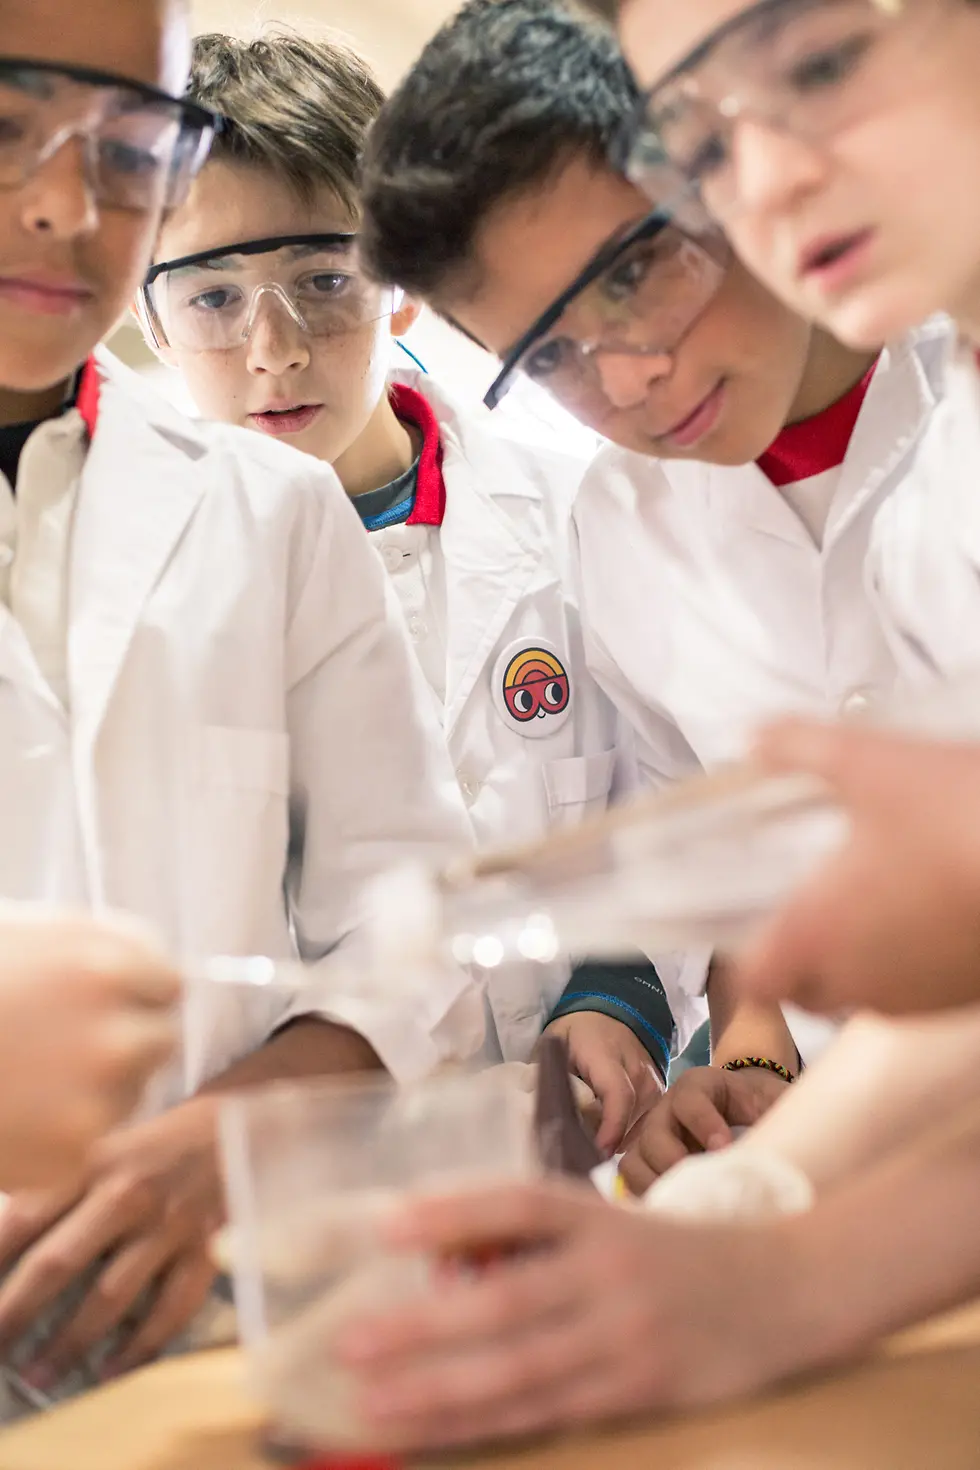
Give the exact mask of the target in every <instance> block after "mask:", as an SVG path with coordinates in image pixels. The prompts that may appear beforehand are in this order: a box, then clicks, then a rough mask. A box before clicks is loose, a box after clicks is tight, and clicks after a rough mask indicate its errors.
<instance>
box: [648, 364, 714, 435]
mask: <svg viewBox="0 0 980 1470" xmlns="http://www.w3.org/2000/svg"><path fill="white" fill-rule="evenodd" d="M724 403H725V380H724V378H719V379H718V382H717V383H716V384H715V386H714V387H713V388H712V389H711V392H710V393H707V394H705V396H704V398H702V399H701V401H700V403H698V404H696V405H695V407H694V408H692V409H691V411H690V413H687V414H685V415H684V417H683V418H682V419H678V421H677V423H676V424H674V425H673V427H672V428H670V429H668V430H667V431H666V433H663V434H658V435H657V436H656V437H657V440H658V442H659V443H661V444H665V445H668V446H669V447H670V448H671V449H691V448H692V447H693V446H694V445H695V444H697V443H698V442H699V440H701V439H703V438H705V436H706V435H707V434H710V433H711V430H712V429H713V428H714V427H715V425H716V424H717V422H718V419H719V417H720V415H721V411H722V408H723V407H724Z"/></svg>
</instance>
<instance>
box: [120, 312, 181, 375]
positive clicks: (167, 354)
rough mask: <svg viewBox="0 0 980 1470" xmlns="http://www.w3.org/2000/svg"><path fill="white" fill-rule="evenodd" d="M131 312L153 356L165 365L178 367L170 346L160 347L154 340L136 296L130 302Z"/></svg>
mask: <svg viewBox="0 0 980 1470" xmlns="http://www.w3.org/2000/svg"><path fill="white" fill-rule="evenodd" d="M129 314H130V316H131V317H132V318H133V320H134V322H135V323H136V325H137V326H138V327H139V329H140V331H141V332H142V333H143V341H144V342H145V343H146V345H147V347H148V348H149V349H150V351H151V352H152V353H153V356H154V357H155V358H156V359H157V361H158V362H162V363H163V365H164V367H171V368H172V367H176V366H177V362H176V359H175V358H174V355H173V353H172V352H171V350H170V348H169V347H159V346H158V345H157V343H156V341H155V340H154V337H153V333H152V332H151V331H150V329H149V327H148V325H147V323H146V320H145V318H144V316H143V313H142V311H141V310H140V306H139V300H138V299H137V298H134V299H133V300H132V301H131V302H130V303H129Z"/></svg>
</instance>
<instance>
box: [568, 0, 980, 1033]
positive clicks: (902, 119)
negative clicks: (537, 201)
mask: <svg viewBox="0 0 980 1470" xmlns="http://www.w3.org/2000/svg"><path fill="white" fill-rule="evenodd" d="M591 8H592V9H594V10H596V11H597V12H600V13H601V14H603V15H604V16H606V17H607V18H608V19H611V20H616V21H617V23H618V26H619V30H620V35H621V37H622V40H623V44H624V46H625V48H626V51H627V55H628V58H629V60H630V62H631V64H632V65H633V67H634V70H635V73H636V76H637V77H638V79H639V82H640V84H641V85H642V86H643V88H644V93H643V97H642V101H641V103H640V105H639V106H638V108H637V111H636V114H635V116H634V118H633V119H632V120H631V123H630V126H629V128H628V129H627V130H626V135H625V137H624V146H623V149H622V155H623V158H624V162H625V165H626V168H627V170H628V172H629V173H630V175H631V177H633V178H634V179H635V180H636V182H637V183H638V184H639V186H640V187H641V188H644V189H646V190H647V191H649V192H653V193H655V194H658V195H659V194H660V192H661V191H662V188H663V181H664V177H665V174H666V173H667V172H668V171H672V173H673V177H674V179H675V181H679V182H680V183H681V185H682V186H683V187H684V188H686V189H688V190H697V191H698V193H699V195H700V198H701V200H702V201H703V204H704V206H705V207H706V208H707V209H708V210H710V212H711V213H712V214H713V215H714V217H715V218H716V219H717V220H719V221H720V222H721V224H722V225H723V226H724V228H725V230H726V232H727V234H728V236H729V238H730V239H731V241H732V243H733V245H734V247H735V248H736V249H737V250H738V251H739V252H740V254H741V255H742V257H743V259H744V260H745V261H746V262H747V264H748V265H749V266H750V267H751V268H752V269H753V270H754V271H756V272H757V273H758V275H759V277H760V278H761V279H763V280H765V281H766V282H767V284H768V285H769V286H770V287H771V289H773V290H774V291H776V292H777V293H778V294H779V295H780V296H781V297H782V299H783V300H785V301H786V302H787V303H788V304H790V305H791V306H793V307H794V308H795V309H797V310H799V311H801V312H803V313H805V314H806V315H807V316H808V317H811V318H813V319H814V320H818V321H820V322H822V323H823V324H824V325H826V326H827V327H829V328H830V329H831V330H832V331H834V332H836V333H837V334H838V335H839V336H840V337H841V338H842V339H843V340H845V341H848V342H852V343H857V344H860V345H863V344H867V343H869V342H874V341H881V340H888V339H892V338H894V337H895V336H896V335H897V334H898V333H901V332H903V331H905V330H907V329H908V328H909V326H911V325H912V324H914V323H916V322H917V321H920V320H922V319H923V318H924V317H925V316H926V315H927V314H928V313H929V312H934V311H937V310H944V311H947V312H948V313H949V314H950V315H951V316H952V317H953V318H954V319H955V321H956V324H957V326H958V328H959V330H960V333H961V341H960V344H959V349H958V351H957V352H956V353H955V355H954V356H953V358H952V360H951V362H950V364H949V368H948V371H947V374H946V384H945V395H944V403H943V406H942V409H941V410H940V412H939V413H938V414H937V415H936V417H935V420H934V423H933V425H932V428H931V430H930V433H929V435H928V438H927V441H926V443H925V445H923V447H922V449H921V450H920V452H919V454H918V462H917V465H916V468H915V473H914V474H913V475H912V476H910V477H909V478H908V480H907V481H906V484H905V486H904V487H903V491H902V494H901V495H899V496H898V497H896V498H895V500H894V501H893V503H892V505H891V506H890V507H889V511H888V513H887V514H886V515H883V516H882V517H881V518H880V519H879V522H878V525H877V527H876V535H875V545H874V547H873V552H872V557H871V562H870V568H869V570H870V581H871V584H872V585H873V587H874V591H875V595H876V597H877V599H878V601H879V604H880V607H881V611H882V615H883V618H884V620H885V622H886V624H887V625H888V627H889V628H890V631H891V636H892V639H893V643H894V646H895V648H896V650H897V654H898V657H899V659H900V660H901V661H902V663H903V664H904V665H905V666H907V668H908V670H909V673H910V676H911V677H913V678H920V679H922V678H925V679H934V678H935V677H936V676H937V675H938V676H944V675H949V674H956V673H962V672H963V671H968V672H971V671H975V670H976V668H977V667H978V665H980V642H978V640H977V637H976V632H975V629H976V627H977V626H978V620H977V588H978V585H980V584H978V578H977V571H978V567H980V551H978V546H980V536H978V521H977V514H976V506H977V466H978V464H980V369H978V358H977V346H978V344H980V287H978V282H980V204H978V195H977V191H976V189H974V188H971V187H964V182H963V181H964V180H970V179H972V178H974V177H975V176H976V171H977V166H978V158H980V90H978V88H977V85H976V77H977V60H978V57H980V7H978V6H977V5H975V4H972V3H969V0H900V3H897V4H886V3H884V0H834V3H830V4H822V5H817V4H814V3H812V0H765V3H762V4H753V5H744V4H740V3H738V0H700V3H698V4H694V5H689V6H687V7H685V8H683V9H681V8H679V7H677V6H675V5H672V4H669V3H660V0H625V3H618V0H591ZM910 181H912V182H911V184H910ZM765 754H766V755H767V756H768V758H769V759H771V760H772V761H773V762H774V763H776V764H778V765H779V766H780V767H788V768H793V769H801V768H803V769H807V770H811V771H813V772H814V773H815V774H818V775H819V776H821V777H822V778H823V779H825V780H827V781H829V782H831V783H832V784H833V785H834V786H835V787H836V789H837V790H838V792H839V793H840V795H841V797H842V799H843V800H845V801H846V803H847V805H848V807H849V810H850V812H851V815H852V819H853V821H854V824H855V834H856V835H855V841H854V843H853V844H852V845H851V846H850V847H849V848H848V850H847V853H846V856H845V858H844V859H843V860H842V861H841V862H840V863H838V864H835V865H834V866H833V867H832V869H831V870H829V871H828V872H827V873H826V874H822V875H821V876H820V878H819V880H818V881H817V882H816V883H815V884H814V885H813V887H812V888H808V889H807V891H806V892H805V893H804V894H802V895H801V897H800V899H799V900H798V901H797V902H795V903H794V904H792V905H791V906H790V907H789V908H788V909H787V911H786V913H785V915H784V916H781V917H780V918H779V919H777V920H776V921H775V922H774V924H773V926H772V927H771V929H769V930H768V931H767V933H766V934H765V935H764V936H762V937H761V938H760V941H759V944H758V946H757V947H756V949H755V950H754V952H753V954H752V956H751V957H747V958H746V962H745V964H744V965H743V979H744V983H745V984H746V985H748V986H750V987H751V988H752V990H753V991H754V992H755V993H758V994H772V993H774V992H775V991H777V990H780V991H781V992H782V993H783V994H787V995H791V994H793V993H798V992H802V991H803V990H804V989H805V991H806V993H807V994H808V996H809V997H810V1000H811V1002H813V1003H815V1004H824V1005H828V1006H833V1005H840V1004H846V1003H847V1001H846V998H847V997H851V998H852V999H854V1000H858V1001H860V1000H865V1001H872V1002H873V1001H874V1000H875V999H877V998H882V999H887V998H888V997H897V996H899V995H901V996H903V997H904V998H905V1003H906V1004H911V1003H912V999H913V997H915V996H916V995H918V996H919V997H920V1002H919V1003H920V1004H926V1003H930V1001H933V1000H935V999H938V997H939V996H940V994H941V993H943V992H945V994H946V996H947V997H948V999H949V1000H950V1001H960V1002H963V1001H967V1000H970V999H972V998H974V997H975V995H976V993H977V966H976V953H977V945H978V931H977V924H976V912H977V904H976V897H975V895H976V893H977V891H978V890H980V862H978V860H977V854H976V851H975V844H974V840H973V831H972V826H971V824H970V822H969V821H966V822H964V814H966V813H969V812H970V811H971V809H972V808H971V804H970V797H969V793H970V792H972V791H973V790H974V789H975V787H976V785H977V782H978V779H980V768H978V770H977V771H974V769H973V767H974V765H976V764H977V762H976V757H975V755H974V754H973V753H971V752H970V751H969V750H968V749H952V748H938V747H937V748H932V749H930V748H929V747H928V746H924V745H920V744H917V743H914V742H904V741H899V740H893V739H890V738H888V737H885V736H866V735H865V736H858V735H856V734H848V733H847V732H844V731H836V730H829V729H826V728H820V729H813V728H810V727H804V728H791V729H790V730H788V731H786V732H783V733H780V734H776V735H774V736H773V737H772V738H771V739H770V740H767V742H766V745H765ZM883 875H886V876H883ZM872 893H873V894H874V895H875V896H876V901H875V902H874V903H872V902H870V901H869V895H870V894H872ZM924 978H925V980H926V984H925V986H924V984H923V982H924Z"/></svg>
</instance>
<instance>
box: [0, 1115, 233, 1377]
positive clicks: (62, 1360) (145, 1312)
mask: <svg viewBox="0 0 980 1470" xmlns="http://www.w3.org/2000/svg"><path fill="white" fill-rule="evenodd" d="M214 1108H215V1103H214V1100H213V1099H210V1098H197V1099H193V1100H192V1101H190V1102H188V1103H184V1104H182V1105H181V1106H180V1107H177V1108H174V1109H173V1110H172V1111H171V1112H169V1113H165V1114H163V1115H161V1116H160V1117H158V1118H154V1119H152V1120H151V1121H150V1122H148V1123H140V1124H137V1125H135V1126H133V1127H131V1128H127V1129H124V1130H120V1131H119V1132H117V1133H115V1134H113V1135H111V1136H110V1137H109V1138H107V1139H105V1140H104V1141H103V1142H102V1143H101V1144H100V1145H99V1146H98V1147H97V1149H96V1151H95V1154H94V1155H93V1159H92V1162H91V1165H90V1168H89V1170H88V1175H87V1177H86V1179H85V1181H84V1185H83V1187H81V1188H79V1187H77V1186H76V1187H74V1188H73V1189H72V1191H71V1192H70V1193H69V1192H67V1191H66V1190H64V1189H61V1190H50V1189H49V1190H45V1191H36V1192H34V1193H24V1194H19V1195H14V1196H13V1197H12V1198H11V1200H10V1202H9V1204H8V1206H7V1209H6V1210H5V1211H4V1213H3V1214H2V1215H0V1264H2V1265H4V1266H6V1267H9V1273H8V1275H7V1276H6V1278H5V1279H4V1280H3V1281H2V1282H0V1355H2V1354H5V1353H8V1352H9V1351H10V1349H11V1348H12V1347H13V1346H14V1345H15V1344H17V1343H18V1342H19V1340H20V1339H21V1338H22V1337H23V1335H24V1334H25V1333H26V1332H28V1331H29V1330H31V1328H32V1326H33V1324H35V1323H36V1322H37V1321H38V1319H43V1317H44V1315H45V1314H49V1313H50V1309H51V1308H52V1306H54V1305H55V1304H56V1303H58V1302H59V1299H60V1298H62V1295H63V1293H65V1292H66V1291H68V1290H69V1289H70V1288H71V1287H72V1286H73V1285H75V1284H77V1283H78V1282H79V1281H82V1282H83V1285H84V1290H83V1293H82V1298H81V1300H80V1301H79V1302H78V1303H77V1304H73V1305H72V1306H71V1308H70V1310H69V1312H68V1315H67V1318H65V1319H62V1318H61V1314H60V1313H59V1314H58V1317H59V1320H57V1321H56V1323H55V1326H54V1328H53V1330H52V1333H51V1335H50V1336H49V1337H48V1339H47V1340H46V1341H42V1342H41V1343H40V1344H39V1345H38V1346H37V1348H36V1350H35V1353H34V1357H33V1361H31V1362H29V1363H27V1364H26V1365H25V1366H24V1367H23V1368H22V1369H20V1371H21V1376H22V1377H23V1378H24V1379H25V1380H26V1381H27V1382H28V1383H29V1384H31V1386H33V1387H34V1388H36V1389H38V1390H39V1391H41V1392H44V1391H46V1390H48V1389H50V1388H52V1387H53V1386H54V1385H55V1384H56V1383H57V1382H58V1381H59V1379H61V1378H62V1377H63V1376H64V1375H65V1373H67V1372H68V1371H69V1370H70V1369H72V1368H74V1367H75V1366H76V1365H78V1364H79V1363H81V1362H83V1361H84V1360H85V1359H86V1357H87V1355H88V1354H89V1353H90V1352H91V1351H92V1350H93V1349H95V1348H97V1347H99V1346H101V1345H104V1344H105V1342H106V1340H107V1339H108V1338H110V1336H111V1335H112V1334H115V1333H116V1332H118V1331H119V1330H120V1329H122V1330H123V1337H122V1340H121V1347H120V1350H119V1351H118V1354H117V1355H116V1357H115V1358H114V1359H113V1360H110V1361H109V1362H108V1363H106V1365H105V1372H106V1376H112V1375H114V1374H116V1373H121V1372H125V1371H127V1370H128V1369H130V1368H134V1367H136V1366H138V1365H139V1364H140V1363H143V1362H145V1361H147V1360H148V1359H149V1358H151V1357H153V1356H154V1355H155V1354H156V1353H158V1352H159V1351H160V1350H161V1349H162V1348H163V1347H165V1346H166V1344H167V1343H168V1342H169V1341H170V1340H171V1339H172V1338H174V1337H175V1336H177V1334H178V1333H179V1332H180V1331H181V1330H182V1329H183V1328H184V1327H185V1326H186V1325H187V1323H188V1322H190V1320H191V1319H192V1318H193V1317H194V1316H195V1315H196V1314H197V1312H198V1310H199V1308H200V1307H201V1306H202V1305H203V1303H204V1301H205V1299H206V1298H207V1295H208V1291H209V1289H210V1286H211V1283H212V1281H213V1279H214V1275H215V1267H214V1266H213V1264H212V1262H211V1260H210V1258H209V1253H208V1245H209V1241H210V1237H211V1235H212V1233H213V1231H214V1230H215V1228H216V1227H217V1225H218V1224H219V1223H220V1220H221V1217H222V1202H221V1187H220V1179H219V1171H218V1164H217V1157H216V1148H215V1112H214Z"/></svg>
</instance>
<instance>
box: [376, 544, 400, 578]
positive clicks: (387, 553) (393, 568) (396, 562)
mask: <svg viewBox="0 0 980 1470" xmlns="http://www.w3.org/2000/svg"><path fill="white" fill-rule="evenodd" d="M381 560H382V561H383V562H384V564H385V566H386V567H387V569H388V571H389V572H397V571H400V570H401V567H402V565H403V564H404V561H405V553H404V552H403V551H399V549H398V547H397V546H386V547H385V548H384V550H383V551H382V553H381Z"/></svg>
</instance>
